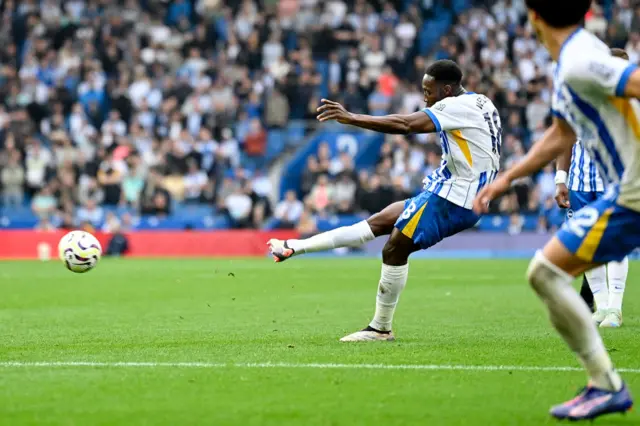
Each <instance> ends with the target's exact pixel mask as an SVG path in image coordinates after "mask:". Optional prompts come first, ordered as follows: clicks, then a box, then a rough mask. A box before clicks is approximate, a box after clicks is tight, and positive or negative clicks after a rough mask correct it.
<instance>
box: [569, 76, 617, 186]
mask: <svg viewBox="0 0 640 426" xmlns="http://www.w3.org/2000/svg"><path fill="white" fill-rule="evenodd" d="M567 87H568V86H567ZM568 88H569V93H571V97H572V98H573V102H574V103H575V105H576V106H577V107H578V109H580V111H581V112H582V113H583V114H584V115H585V116H586V117H587V118H588V119H589V120H590V121H591V122H592V123H593V124H595V126H596V128H597V129H598V135H599V136H600V139H601V140H602V143H603V145H604V147H605V149H606V150H607V153H608V154H609V156H610V157H611V162H612V163H613V168H614V169H615V172H616V175H617V179H616V180H620V179H621V178H622V174H623V173H624V165H623V164H622V160H621V159H620V154H618V151H617V150H616V145H615V142H614V141H613V138H612V137H611V133H609V129H607V126H606V124H605V123H604V121H602V117H600V114H599V113H598V111H597V110H596V109H595V108H594V107H592V106H591V105H589V104H588V103H587V102H585V101H584V100H582V99H581V98H580V96H578V94H577V93H576V92H574V91H573V90H572V89H571V88H570V87H568ZM608 180H609V181H611V179H608Z"/></svg>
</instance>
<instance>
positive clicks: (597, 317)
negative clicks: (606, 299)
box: [592, 309, 609, 325]
mask: <svg viewBox="0 0 640 426" xmlns="http://www.w3.org/2000/svg"><path fill="white" fill-rule="evenodd" d="M608 313H609V310H608V309H598V310H596V311H595V312H594V313H593V315H592V318H593V321H595V323H596V325H600V324H601V323H602V321H604V319H605V318H606V317H607V314H608Z"/></svg>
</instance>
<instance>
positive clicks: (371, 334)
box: [340, 327, 396, 342]
mask: <svg viewBox="0 0 640 426" xmlns="http://www.w3.org/2000/svg"><path fill="white" fill-rule="evenodd" d="M394 340H396V338H395V337H394V335H393V333H392V332H391V331H380V330H376V329H375V328H371V327H367V328H365V329H364V330H360V331H356V332H355V333H352V334H349V335H348V336H344V337H343V338H342V339H340V341H341V342H373V341H381V342H392V341H394Z"/></svg>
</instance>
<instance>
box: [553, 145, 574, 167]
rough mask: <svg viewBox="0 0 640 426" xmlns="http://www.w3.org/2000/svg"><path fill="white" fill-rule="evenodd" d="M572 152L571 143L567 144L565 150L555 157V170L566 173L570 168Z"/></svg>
mask: <svg viewBox="0 0 640 426" xmlns="http://www.w3.org/2000/svg"><path fill="white" fill-rule="evenodd" d="M572 154H573V144H572V145H567V147H566V148H565V150H564V151H563V152H562V153H561V154H560V155H559V156H558V158H557V159H556V172H565V173H567V172H568V171H569V169H570V168H571V155H572Z"/></svg>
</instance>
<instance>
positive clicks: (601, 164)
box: [593, 151, 609, 176]
mask: <svg viewBox="0 0 640 426" xmlns="http://www.w3.org/2000/svg"><path fill="white" fill-rule="evenodd" d="M593 159H594V160H595V161H596V163H598V166H599V167H600V171H601V172H602V176H609V168H608V167H607V165H606V164H604V161H602V157H601V156H600V153H599V152H598V151H593Z"/></svg>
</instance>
